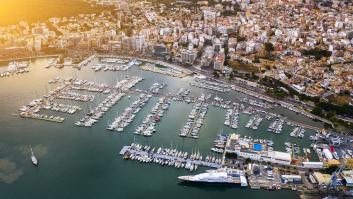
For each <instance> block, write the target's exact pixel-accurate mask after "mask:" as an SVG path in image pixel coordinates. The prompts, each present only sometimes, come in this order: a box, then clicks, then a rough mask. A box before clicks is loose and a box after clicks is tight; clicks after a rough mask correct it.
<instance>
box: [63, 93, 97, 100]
mask: <svg viewBox="0 0 353 199" xmlns="http://www.w3.org/2000/svg"><path fill="white" fill-rule="evenodd" d="M56 97H57V98H58V99H67V100H74V101H80V102H92V101H93V100H94V98H95V96H94V95H85V94H80V93H75V92H72V91H62V92H61V93H59V94H58V95H57V96H56Z"/></svg>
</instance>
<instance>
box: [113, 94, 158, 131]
mask: <svg viewBox="0 0 353 199" xmlns="http://www.w3.org/2000/svg"><path fill="white" fill-rule="evenodd" d="M152 96H153V95H152V94H147V93H142V94H140V95H139V98H138V99H137V100H136V101H134V102H133V103H132V104H131V105H130V106H129V107H127V108H126V109H125V110H124V112H123V113H122V114H121V115H119V116H118V117H117V118H115V120H114V122H113V123H111V124H110V125H108V127H107V130H111V131H114V130H115V131H118V132H123V131H124V128H125V127H127V126H128V125H129V124H130V123H131V122H132V121H133V120H134V119H135V116H136V114H137V113H138V112H139V111H140V110H141V109H142V108H143V107H144V106H145V105H146V103H147V102H148V100H149V99H150V98H151V97H152Z"/></svg>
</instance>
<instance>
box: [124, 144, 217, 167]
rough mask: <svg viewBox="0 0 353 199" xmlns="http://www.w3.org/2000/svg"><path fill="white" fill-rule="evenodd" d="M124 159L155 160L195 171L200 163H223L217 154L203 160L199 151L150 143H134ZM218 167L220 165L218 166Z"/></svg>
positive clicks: (214, 164)
mask: <svg viewBox="0 0 353 199" xmlns="http://www.w3.org/2000/svg"><path fill="white" fill-rule="evenodd" d="M123 159H126V160H127V159H131V160H138V161H140V162H145V163H149V162H153V163H157V164H160V165H168V166H175V167H176V168H185V169H187V170H190V171H194V170H196V169H197V168H198V166H199V165H204V166H207V165H211V164H213V166H217V165H219V164H221V162H222V159H221V158H216V157H215V156H208V155H207V156H206V157H205V159H204V160H203V158H202V155H201V154H200V152H199V151H197V152H196V150H195V152H192V153H191V154H190V155H189V154H188V152H183V151H179V150H177V149H175V148H162V147H159V148H158V149H157V148H155V147H154V148H152V147H151V146H149V145H145V146H143V145H141V144H135V143H132V144H131V145H130V146H129V149H128V150H126V151H125V153H124V154H123ZM217 167H218V166H217Z"/></svg>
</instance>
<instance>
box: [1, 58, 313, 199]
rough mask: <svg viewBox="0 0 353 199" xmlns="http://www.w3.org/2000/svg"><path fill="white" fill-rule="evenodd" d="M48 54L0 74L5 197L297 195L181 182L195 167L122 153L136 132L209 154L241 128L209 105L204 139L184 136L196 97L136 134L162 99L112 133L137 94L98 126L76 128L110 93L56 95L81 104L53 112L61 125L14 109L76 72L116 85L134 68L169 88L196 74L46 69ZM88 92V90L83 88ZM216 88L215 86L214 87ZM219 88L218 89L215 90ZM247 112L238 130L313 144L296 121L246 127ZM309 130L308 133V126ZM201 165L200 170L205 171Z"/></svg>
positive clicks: (184, 83)
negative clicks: (279, 130)
mask: <svg viewBox="0 0 353 199" xmlns="http://www.w3.org/2000/svg"><path fill="white" fill-rule="evenodd" d="M45 65H46V59H38V60H33V61H32V64H31V66H30V70H31V71H30V73H27V74H23V75H20V76H13V77H10V78H1V79H0V110H1V115H0V126H1V128H0V129H1V130H0V198H1V199H29V198H48V199H63V198H65V199H79V198H85V199H96V198H102V199H110V198H111V199H116V198H142V197H143V198H146V199H147V198H166V197H167V198H191V197H193V198H204V199H208V198H216V197H220V198H230V197H237V198H245V197H246V198H260V197H261V198H271V199H274V198H298V197H299V195H298V193H296V192H292V191H284V190H282V191H275V192H267V191H261V190H251V189H248V188H246V189H240V188H235V187H224V186H209V185H198V186H185V185H182V184H180V182H179V181H178V180H177V176H179V175H185V174H189V172H188V171H185V170H183V169H179V170H178V169H175V168H169V167H168V168H167V167H161V166H159V165H154V164H150V165H148V164H141V163H138V162H135V161H124V160H122V157H121V156H119V155H118V152H119V150H120V149H121V148H122V146H124V145H128V144H130V143H131V142H132V141H133V140H134V139H135V141H137V142H140V143H142V144H150V145H153V146H156V147H159V146H165V147H167V146H173V147H177V148H178V149H183V150H184V151H189V152H190V151H191V150H192V149H198V150H200V152H202V153H203V154H206V153H210V147H211V146H212V141H213V140H214V138H215V137H216V135H217V133H218V132H219V131H220V130H223V131H224V132H225V133H234V132H235V131H234V130H231V129H230V128H228V127H226V126H224V125H223V122H224V114H225V110H222V109H220V108H216V107H210V109H209V112H208V113H207V116H206V119H205V124H204V126H203V127H202V130H201V133H200V139H198V140H194V139H188V138H186V139H183V138H180V137H179V136H178V133H179V129H180V128H181V127H182V126H183V125H184V123H185V121H186V120H187V116H188V114H189V112H190V110H191V107H192V104H184V103H181V102H173V103H172V106H171V107H170V110H169V111H168V112H167V113H166V114H165V116H164V117H163V118H162V121H161V122H160V123H159V124H158V126H157V132H156V133H155V134H154V135H153V136H152V137H150V138H145V137H139V136H134V134H133V131H134V130H135V128H136V127H137V126H138V125H139V124H140V123H141V121H142V120H143V119H144V117H145V116H146V115H147V114H148V113H149V111H150V109H151V107H152V106H153V105H154V104H155V102H156V100H157V98H152V99H151V100H150V101H149V103H148V104H147V105H146V106H145V108H144V109H143V110H142V111H141V112H140V113H138V115H137V117H136V119H135V120H134V122H133V123H131V124H130V125H129V126H128V127H127V128H126V130H125V131H124V132H123V133H112V132H110V131H107V130H105V128H106V127H107V125H108V124H109V123H110V122H112V121H113V119H114V118H115V117H116V116H117V115H118V114H119V113H121V112H122V111H123V110H124V109H125V108H126V107H127V106H128V105H129V104H131V103H132V102H133V101H134V99H136V97H137V96H132V97H131V99H127V98H126V97H125V98H123V99H122V100H121V101H119V102H118V103H117V105H115V106H114V107H113V108H112V109H111V110H110V111H109V112H107V114H106V115H105V116H104V117H103V118H102V119H101V120H100V122H99V123H97V124H96V125H94V126H93V127H92V128H82V127H76V126H75V125H74V122H75V121H77V120H79V119H80V118H81V117H82V116H83V115H84V114H85V111H87V110H88V109H89V107H94V105H96V104H98V103H99V102H100V101H102V100H103V99H104V94H96V99H95V100H94V101H93V102H92V103H79V102H73V101H69V100H57V102H60V103H64V104H68V103H70V104H78V105H80V106H81V107H82V108H83V111H81V112H79V113H76V114H74V115H68V114H60V113H55V112H50V111H47V113H52V114H56V115H62V116H64V117H65V118H66V120H65V122H64V123H62V124H57V123H51V122H45V121H38V120H30V119H23V118H19V117H17V116H13V115H11V114H13V113H16V112H17V109H18V108H19V107H21V106H22V105H24V104H27V103H28V102H30V101H31V100H33V99H35V98H39V97H41V96H42V95H43V94H45V93H47V92H48V91H49V90H51V89H53V88H55V87H56V86H55V85H49V84H48V83H47V82H48V80H49V79H52V78H53V77H55V76H60V77H62V78H67V77H70V76H72V77H77V78H80V79H87V80H94V81H97V82H106V83H108V84H110V85H114V84H115V83H116V81H117V80H119V79H123V78H125V76H127V75H141V76H143V77H144V78H145V80H144V81H143V82H141V83H139V84H138V86H137V88H140V89H147V88H149V87H150V86H151V85H152V84H153V83H154V82H164V83H166V84H167V87H166V88H164V90H163V92H164V93H168V92H176V91H177V90H178V89H179V88H181V87H188V82H189V81H190V80H191V78H184V79H179V78H172V77H167V76H161V75H158V74H154V73H151V72H146V71H140V70H138V69H137V68H131V69H130V70H129V71H126V72H103V71H102V72H93V71H92V70H91V69H89V68H85V69H83V70H81V71H77V70H73V69H71V68H64V69H61V70H60V69H56V68H51V69H45V68H44V66H45ZM191 89H192V93H191V95H194V96H198V95H200V94H201V92H206V91H205V90H203V89H198V88H191ZM83 93H85V92H83ZM211 93H212V92H211ZM212 94H215V93H212ZM218 96H220V97H223V98H226V99H232V100H234V101H236V100H237V99H239V98H241V97H243V96H244V95H243V94H239V93H235V92H234V93H227V94H224V93H218ZM275 111H276V112H278V113H284V114H286V115H287V116H288V117H289V118H292V119H295V120H297V121H307V122H308V123H313V122H312V121H308V119H306V118H303V117H301V116H299V115H296V114H293V113H288V111H286V110H283V109H281V108H276V109H275ZM248 118H249V116H248V115H241V118H240V128H239V129H238V130H236V132H237V133H240V134H244V135H251V136H253V137H258V138H266V139H272V140H274V141H275V148H276V149H278V150H282V149H283V142H284V141H291V142H297V143H299V144H300V145H301V146H308V145H309V142H308V140H306V139H303V140H301V139H297V138H291V137H289V136H288V135H289V132H290V131H291V128H292V127H289V126H286V127H285V132H284V133H283V134H281V135H275V134H273V133H268V132H267V131H266V129H267V127H268V124H269V121H264V122H263V123H262V124H261V126H260V128H259V130H257V131H253V130H251V129H247V128H245V127H244V126H245V124H246V122H247V121H248ZM307 132H308V133H306V136H307V137H308V135H309V133H310V132H309V131H307ZM30 145H31V146H32V147H33V149H34V152H35V153H36V155H37V157H38V159H39V162H40V166H39V167H38V168H35V167H33V166H32V164H31V161H30V158H29V157H30V151H29V146H30ZM202 170H203V169H199V170H198V171H197V172H202Z"/></svg>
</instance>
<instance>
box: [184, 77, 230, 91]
mask: <svg viewBox="0 0 353 199" xmlns="http://www.w3.org/2000/svg"><path fill="white" fill-rule="evenodd" d="M189 84H190V85H191V86H195V87H199V88H205V89H209V90H213V91H219V92H229V91H230V90H231V87H230V86H229V85H228V84H223V83H219V82H215V81H211V80H208V79H207V78H199V77H196V78H195V79H194V82H190V83H189Z"/></svg>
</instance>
